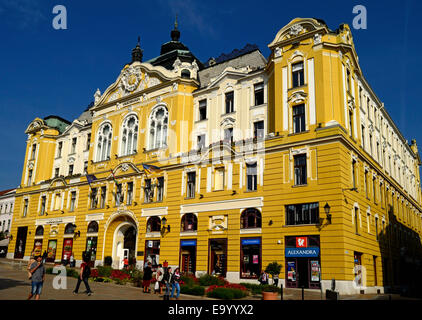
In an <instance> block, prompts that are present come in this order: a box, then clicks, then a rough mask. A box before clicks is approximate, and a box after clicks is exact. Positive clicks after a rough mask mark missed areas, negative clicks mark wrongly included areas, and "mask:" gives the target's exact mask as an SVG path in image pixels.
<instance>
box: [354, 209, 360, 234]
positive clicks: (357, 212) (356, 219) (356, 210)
mask: <svg viewBox="0 0 422 320" xmlns="http://www.w3.org/2000/svg"><path fill="white" fill-rule="evenodd" d="M358 214H359V209H358V208H355V217H354V218H355V233H356V234H359V225H358V220H359V218H358Z"/></svg>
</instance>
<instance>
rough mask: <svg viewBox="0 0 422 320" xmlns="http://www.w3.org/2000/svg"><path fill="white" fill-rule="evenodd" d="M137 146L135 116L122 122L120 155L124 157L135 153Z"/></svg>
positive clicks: (136, 119)
mask: <svg viewBox="0 0 422 320" xmlns="http://www.w3.org/2000/svg"><path fill="white" fill-rule="evenodd" d="M137 144H138V118H137V117H136V116H135V115H130V116H128V117H126V119H125V120H124V122H123V128H122V144H121V150H120V155H122V156H126V155H129V154H133V153H135V152H136V147H137Z"/></svg>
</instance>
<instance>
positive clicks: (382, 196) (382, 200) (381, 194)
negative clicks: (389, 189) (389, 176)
mask: <svg viewBox="0 0 422 320" xmlns="http://www.w3.org/2000/svg"><path fill="white" fill-rule="evenodd" d="M380 202H381V208H384V188H383V185H382V182H380Z"/></svg>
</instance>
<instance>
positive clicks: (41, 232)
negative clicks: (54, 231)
mask: <svg viewBox="0 0 422 320" xmlns="http://www.w3.org/2000/svg"><path fill="white" fill-rule="evenodd" d="M35 235H36V236H42V235H44V228H43V227H42V226H38V227H37V229H36V230H35Z"/></svg>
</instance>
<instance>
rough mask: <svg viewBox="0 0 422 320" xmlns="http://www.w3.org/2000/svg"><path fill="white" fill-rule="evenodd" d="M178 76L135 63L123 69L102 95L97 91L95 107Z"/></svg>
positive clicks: (145, 63) (146, 64)
mask: <svg viewBox="0 0 422 320" xmlns="http://www.w3.org/2000/svg"><path fill="white" fill-rule="evenodd" d="M179 76H180V74H175V73H174V72H172V71H169V70H167V69H165V68H164V67H162V66H153V65H152V64H150V63H147V62H144V63H140V62H138V61H135V62H133V63H132V64H131V65H130V66H129V65H127V66H125V68H123V70H122V71H121V73H120V75H119V77H118V78H117V80H116V81H115V82H114V83H113V84H112V85H110V86H109V87H108V88H107V89H106V90H105V92H104V93H103V94H102V95H101V92H100V90H98V89H97V91H96V92H95V94H94V101H95V102H94V103H95V106H98V105H101V104H104V103H108V102H112V101H114V100H117V99H120V98H122V97H125V96H127V95H130V94H133V93H135V92H139V91H143V90H145V89H148V88H151V87H154V86H156V85H159V84H161V83H163V82H165V81H171V80H174V79H177V78H178V77H179Z"/></svg>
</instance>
